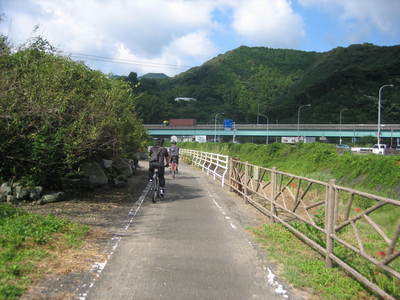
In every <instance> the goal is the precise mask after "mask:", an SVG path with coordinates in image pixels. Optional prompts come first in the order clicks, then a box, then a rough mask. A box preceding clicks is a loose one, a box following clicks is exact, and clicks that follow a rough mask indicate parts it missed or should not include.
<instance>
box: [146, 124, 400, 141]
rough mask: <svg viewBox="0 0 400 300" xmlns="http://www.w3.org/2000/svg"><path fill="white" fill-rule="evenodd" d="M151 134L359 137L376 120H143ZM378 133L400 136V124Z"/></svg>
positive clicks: (373, 129) (369, 131) (369, 130)
mask: <svg viewBox="0 0 400 300" xmlns="http://www.w3.org/2000/svg"><path fill="white" fill-rule="evenodd" d="M144 127H145V128H146V129H147V130H148V133H149V134H150V135H151V136H173V135H175V136H195V135H206V136H214V135H219V136H233V135H235V136H249V137H251V136H253V137H256V136H261V137H266V136H270V137H282V136H307V137H340V136H341V137H343V138H346V137H347V138H359V137H363V136H376V135H377V124H341V125H340V124H300V128H299V130H298V128H297V124H269V125H267V124H236V126H235V129H234V130H225V129H224V127H223V125H222V124H217V125H216V126H215V125H214V124H198V125H196V126H163V125H159V124H146V125H144ZM381 137H383V138H400V124H384V125H381Z"/></svg>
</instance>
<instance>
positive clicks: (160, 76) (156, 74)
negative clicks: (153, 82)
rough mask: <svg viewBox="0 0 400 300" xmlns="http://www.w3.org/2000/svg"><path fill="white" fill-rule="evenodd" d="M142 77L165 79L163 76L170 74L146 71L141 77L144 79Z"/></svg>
mask: <svg viewBox="0 0 400 300" xmlns="http://www.w3.org/2000/svg"><path fill="white" fill-rule="evenodd" d="M142 78H149V79H163V78H168V76H167V75H165V74H164V73H146V74H144V75H142V76H140V77H139V79H142Z"/></svg>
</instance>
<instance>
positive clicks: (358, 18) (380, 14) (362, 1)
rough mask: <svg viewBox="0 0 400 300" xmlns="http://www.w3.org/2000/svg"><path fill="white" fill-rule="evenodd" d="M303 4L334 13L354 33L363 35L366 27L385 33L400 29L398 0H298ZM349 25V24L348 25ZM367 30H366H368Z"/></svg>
mask: <svg viewBox="0 0 400 300" xmlns="http://www.w3.org/2000/svg"><path fill="white" fill-rule="evenodd" d="M298 1H299V2H300V4H302V5H304V6H319V7H322V8H323V9H326V10H328V11H332V12H334V13H336V11H337V10H339V17H340V19H341V20H342V22H345V23H346V24H349V22H350V23H351V22H355V23H356V24H355V26H351V30H352V31H355V32H354V34H355V35H361V36H362V35H365V33H366V32H367V31H366V28H369V30H373V29H377V30H379V31H381V32H382V33H384V34H387V35H395V34H398V33H399V31H400V21H399V14H400V1H399V0H298ZM349 26H350V25H349ZM369 30H368V31H369Z"/></svg>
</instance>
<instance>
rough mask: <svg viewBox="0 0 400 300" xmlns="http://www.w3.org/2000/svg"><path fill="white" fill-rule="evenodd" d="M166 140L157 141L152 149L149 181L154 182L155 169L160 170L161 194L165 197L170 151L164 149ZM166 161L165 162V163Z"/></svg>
mask: <svg viewBox="0 0 400 300" xmlns="http://www.w3.org/2000/svg"><path fill="white" fill-rule="evenodd" d="M163 144H164V140H163V139H157V140H156V143H155V146H153V147H151V148H150V155H149V157H150V159H149V181H152V180H153V175H154V169H156V168H157V169H158V178H159V179H160V188H161V189H160V194H161V196H164V187H165V178H164V170H165V166H167V167H168V161H169V155H168V150H167V149H166V148H164V147H163ZM164 161H165V162H164Z"/></svg>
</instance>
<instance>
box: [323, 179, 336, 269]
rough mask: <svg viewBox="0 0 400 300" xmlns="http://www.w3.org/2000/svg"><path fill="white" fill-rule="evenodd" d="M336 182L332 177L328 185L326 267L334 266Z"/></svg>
mask: <svg viewBox="0 0 400 300" xmlns="http://www.w3.org/2000/svg"><path fill="white" fill-rule="evenodd" d="M335 184H336V180H335V179H331V180H330V181H329V186H328V193H327V196H328V197H327V199H326V209H325V214H326V218H325V220H326V222H325V232H326V257H325V267H327V268H332V265H333V263H332V259H331V258H330V257H329V255H331V254H332V252H333V238H332V237H331V235H332V234H333V233H334V228H335V198H336V196H335V192H336V191H335V188H334V185H335Z"/></svg>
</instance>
